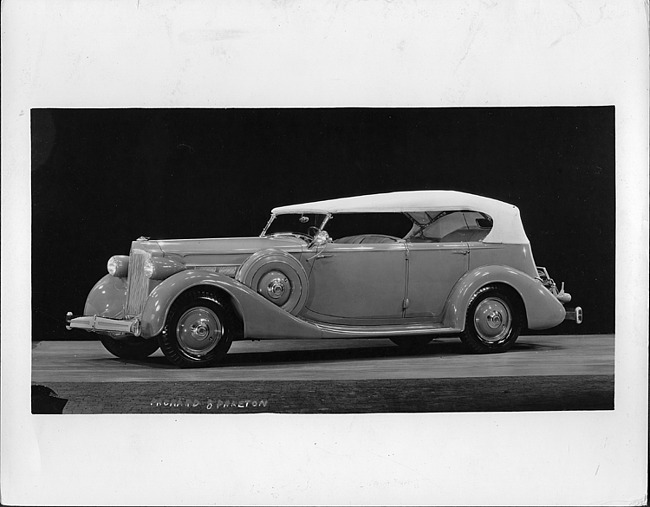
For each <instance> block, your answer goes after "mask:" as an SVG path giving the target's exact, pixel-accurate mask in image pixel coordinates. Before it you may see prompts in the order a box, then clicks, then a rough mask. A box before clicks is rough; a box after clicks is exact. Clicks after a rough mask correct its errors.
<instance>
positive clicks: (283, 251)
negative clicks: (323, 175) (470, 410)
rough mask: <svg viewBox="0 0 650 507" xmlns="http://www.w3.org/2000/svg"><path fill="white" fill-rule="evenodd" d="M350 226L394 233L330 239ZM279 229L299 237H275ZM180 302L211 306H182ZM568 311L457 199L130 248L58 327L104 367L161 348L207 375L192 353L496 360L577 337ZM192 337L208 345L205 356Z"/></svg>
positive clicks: (381, 206)
mask: <svg viewBox="0 0 650 507" xmlns="http://www.w3.org/2000/svg"><path fill="white" fill-rule="evenodd" d="M359 217H364V218H365V217H370V218H376V217H380V218H381V217H388V218H389V219H390V220H393V221H395V220H397V219H399V220H402V221H404V224H408V229H403V230H402V232H400V235H399V236H395V235H390V234H385V233H384V231H377V230H375V229H372V230H367V231H365V230H363V229H362V230H361V231H356V232H361V233H360V234H353V235H347V236H337V235H335V234H334V233H332V235H330V232H332V228H331V227H333V226H334V224H337V223H341V224H343V225H345V220H347V219H351V218H352V219H354V220H356V219H358V218H359ZM407 219H408V220H407ZM283 220H286V221H288V223H291V224H294V223H295V224H296V226H295V227H296V228H299V227H303V225H304V230H302V231H299V230H283V229H282V228H280V229H279V230H276V229H277V227H279V226H278V225H277V224H279V223H281V222H282V221H283ZM362 223H363V222H362ZM292 226H293V225H292ZM400 226H401V223H400ZM274 228H276V229H274ZM404 232H405V234H404ZM484 292H485V293H486V294H483V293H484ZM190 294H194V296H195V299H196V298H197V297H199V299H200V298H203V300H205V301H207V300H208V299H211V298H212V299H214V301H212V302H210V301H208V303H206V304H204V305H203V306H201V301H198V302H197V303H196V304H193V303H192V301H191V299H192V297H191V296H190ZM206 298H207V299H206ZM570 299H571V298H570V296H569V295H568V294H566V293H565V292H564V290H563V289H561V290H558V288H557V287H556V285H555V283H554V282H553V281H552V279H550V277H548V273H547V272H546V270H545V269H544V268H539V267H537V266H536V264H535V261H534V259H533V254H532V251H531V246H530V242H529V240H528V238H527V236H526V233H525V231H524V227H523V225H522V222H521V218H520V214H519V210H518V209H517V208H516V207H515V206H513V205H510V204H507V203H503V202H500V201H497V200H494V199H489V198H486V197H481V196H476V195H471V194H466V193H461V192H452V191H414V192H394V193H388V194H375V195H365V196H358V197H347V198H341V199H332V200H327V201H320V202H312V203H305V204H298V205H291V206H282V207H278V208H274V209H273V210H272V211H271V219H270V220H269V222H268V223H267V225H266V227H265V228H264V230H263V231H262V233H261V235H260V236H259V237H246V238H218V239H179V240H157V241H155V240H150V239H147V238H140V239H138V240H136V241H134V242H133V243H132V245H131V250H130V253H129V256H115V257H112V258H111V259H110V261H109V274H108V275H106V276H104V277H103V278H102V279H101V280H99V282H97V284H96V285H95V286H94V287H93V289H92V290H91V291H90V294H89V296H88V299H87V302H86V306H85V309H84V315H83V316H79V317H75V316H73V315H72V314H68V318H67V327H68V328H81V329H86V330H89V331H95V332H98V333H100V334H102V335H103V336H104V338H103V339H102V341H103V342H104V344H105V345H107V344H108V345H107V348H109V350H111V352H113V353H115V354H116V355H127V356H128V355H129V354H128V353H124V354H120V350H121V349H120V342H122V343H124V344H126V343H129V341H131V342H134V341H137V343H139V344H142V343H146V342H147V341H148V342H149V346H148V347H146V346H144V345H143V346H142V347H141V348H142V349H143V350H145V351H147V352H148V351H149V350H151V349H153V350H155V348H154V346H155V344H157V343H158V341H161V340H162V341H161V343H166V344H167V345H169V343H167V342H169V340H171V341H172V342H173V343H172V345H171V346H172V349H174V350H176V349H178V350H177V352H179V353H180V356H179V357H175V356H174V353H172V352H170V353H169V354H168V353H167V352H168V350H166V348H165V347H164V346H163V351H164V352H165V353H166V355H167V356H168V357H169V358H170V360H172V362H174V363H176V364H178V365H180V366H194V365H197V366H198V365H206V364H213V363H215V362H217V359H215V358H214V357H212V356H210V358H207V359H206V358H205V357H203V356H205V353H204V352H206V351H207V350H208V349H209V351H212V350H213V348H214V346H215V345H214V343H215V342H218V341H220V340H225V335H226V334H229V335H230V336H228V340H229V341H232V340H242V339H286V338H305V339H313V338H346V337H351V338H352V337H354V338H359V337H387V338H392V339H394V341H395V342H396V343H399V344H401V345H407V346H408V345H409V344H413V343H416V342H417V341H416V340H415V339H416V338H418V337H422V338H419V342H418V343H423V340H429V339H431V338H433V337H435V336H445V335H461V338H463V336H464V334H463V333H465V335H468V333H469V334H472V333H473V334H476V333H477V332H478V336H479V340H478V341H476V340H474V341H476V346H475V347H474V346H470V348H471V349H473V350H474V351H476V352H490V351H502V350H505V349H506V348H509V347H510V346H511V345H512V343H513V342H514V340H515V339H516V335H517V334H518V333H519V329H520V328H528V329H532V330H539V329H548V328H551V327H554V326H557V325H558V324H560V323H561V322H563V321H564V320H565V319H567V318H568V319H573V320H577V321H578V323H579V322H580V321H581V320H582V310H581V309H580V308H579V307H578V308H576V309H570V310H569V311H568V313H567V310H566V309H565V307H564V304H566V303H568V302H569V301H570ZM478 300H481V301H482V302H477V301H478ZM483 300H485V301H483ZM215 301H216V302H215ZM472 304H473V305H474V306H472ZM175 305H176V306H175ZM215 305H217V306H219V307H224V308H226V310H227V312H226V313H227V314H222V313H221V310H220V309H218V308H217V309H216V310H215V309H214V308H213V307H214V306H215ZM181 306H182V309H183V310H184V311H185V313H183V316H181V317H179V316H178V315H176V313H178V312H179V311H180V307H181ZM470 307H471V308H470ZM174 308H176V310H177V311H176V312H175V311H174ZM211 308H212V310H211ZM470 311H471V312H472V315H468V312H470ZM170 313H171V314H172V316H171V317H170ZM174 318H175V319H177V320H178V322H177V321H176V320H174ZM170 319H172V320H174V321H173V324H174V325H173V326H172V327H173V329H171V328H169V326H170ZM179 319H180V320H179ZM506 321H507V322H506ZM468 323H469V326H470V327H471V328H472V329H470V330H468V329H466V328H467V326H468ZM192 326H194V327H192ZM506 327H508V329H506ZM510 328H513V329H510ZM506 331H507V333H506ZM511 331H512V332H514V335H515V336H514V339H512V336H511V335H512V334H513V333H511ZM503 333H506V334H508V333H510V334H508V339H507V340H506V339H505V338H504V336H505V335H504V334H503ZM170 334H171V335H174V334H175V335H176V338H175V339H174V337H171V338H170V336H169V335H170ZM204 335H206V336H208V337H209V338H211V340H212V342H213V343H212V344H210V345H206V350H203V349H202V347H203V341H204ZM409 337H412V339H411V340H409ZM165 340H167V341H165ZM468 340H469V338H468ZM464 341H466V342H467V340H465V339H464ZM470 341H471V340H470ZM504 341H507V342H508V343H507V344H505V343H502V342H504ZM188 343H189V344H190V346H186V345H187V344H188ZM110 345H114V346H113V347H111V346H110ZM185 346H186V347H185ZM228 346H229V344H228ZM224 347H225V345H224ZM226 349H227V348H226ZM129 350H131V349H129ZM133 350H135V349H133ZM153 350H152V351H153ZM149 353H150V352H149ZM131 355H135V356H137V355H138V354H137V353H133V354H131ZM141 355H147V354H145V353H144V352H143V353H142V354H141ZM222 355H223V354H219V356H220V357H221V356H222ZM170 356H173V357H170ZM185 356H187V357H185ZM213 356H214V354H213Z"/></svg>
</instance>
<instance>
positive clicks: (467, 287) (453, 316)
mask: <svg viewBox="0 0 650 507" xmlns="http://www.w3.org/2000/svg"><path fill="white" fill-rule="evenodd" d="M492 284H504V285H508V286H509V287H511V288H512V289H513V290H515V291H516V292H517V293H518V294H519V296H520V297H521V299H522V301H523V303H524V307H525V309H526V318H527V321H528V328H529V329H548V328H551V327H554V326H557V325H558V324H561V323H562V322H563V321H564V318H565V315H566V311H565V309H564V307H563V306H562V303H560V302H559V301H558V300H557V299H556V298H555V296H553V294H551V293H550V292H549V291H548V289H546V288H545V287H544V286H543V285H542V283H541V282H540V281H539V280H537V279H535V278H532V277H531V276H529V275H527V274H526V273H524V272H522V271H519V270H517V269H514V268H511V267H508V266H481V267H480V268H477V269H475V270H473V271H469V272H468V273H466V274H465V275H464V276H463V277H462V278H461V279H460V280H459V281H458V282H457V283H456V285H455V286H454V288H453V289H452V291H451V294H450V295H449V298H448V299H447V304H446V306H445V311H444V316H443V323H444V324H445V326H448V327H451V328H456V329H463V330H464V329H465V316H466V314H467V307H468V306H469V303H470V301H471V298H472V296H473V295H474V294H475V293H476V291H478V290H479V289H480V288H481V287H485V286H486V285H492Z"/></svg>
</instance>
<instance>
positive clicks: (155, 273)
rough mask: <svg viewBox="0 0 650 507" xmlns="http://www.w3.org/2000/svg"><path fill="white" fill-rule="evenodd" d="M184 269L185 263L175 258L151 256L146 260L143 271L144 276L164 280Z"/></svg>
mask: <svg viewBox="0 0 650 507" xmlns="http://www.w3.org/2000/svg"><path fill="white" fill-rule="evenodd" d="M184 269H185V265H184V264H182V263H180V262H177V261H175V260H173V259H169V258H164V257H150V258H149V259H147V260H146V261H144V266H143V268H142V271H143V272H144V276H146V277H147V278H151V279H153V280H164V279H165V278H167V277H168V276H172V275H173V274H174V273H178V272H179V271H183V270H184Z"/></svg>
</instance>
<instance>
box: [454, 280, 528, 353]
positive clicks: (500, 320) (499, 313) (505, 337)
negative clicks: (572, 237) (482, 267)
mask: <svg viewBox="0 0 650 507" xmlns="http://www.w3.org/2000/svg"><path fill="white" fill-rule="evenodd" d="M521 327H522V309H521V308H520V305H518V304H517V300H516V299H515V298H514V297H513V296H512V295H511V294H509V293H508V292H507V291H504V290H503V289H500V288H498V287H493V286H488V287H483V288H482V289H480V290H479V291H477V292H476V294H474V297H473V298H472V301H471V302H470V304H469V307H468V309H467V316H466V320H465V330H464V331H463V332H462V333H461V335H460V339H461V340H462V342H463V343H464V344H465V346H466V347H467V348H468V349H469V350H470V351H471V352H475V353H478V354H485V353H490V352H505V351H506V350H508V349H510V348H511V347H512V346H513V345H514V343H515V341H516V340H517V338H518V337H519V332H520V331H521Z"/></svg>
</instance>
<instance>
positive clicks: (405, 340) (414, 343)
mask: <svg viewBox="0 0 650 507" xmlns="http://www.w3.org/2000/svg"><path fill="white" fill-rule="evenodd" d="M431 340H433V338H432V337H431V336H396V337H394V338H391V339H390V341H392V342H393V343H394V344H395V345H397V346H398V347H399V348H400V349H402V350H404V351H405V352H422V351H423V350H424V349H425V348H426V346H427V345H428V344H429V343H431Z"/></svg>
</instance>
